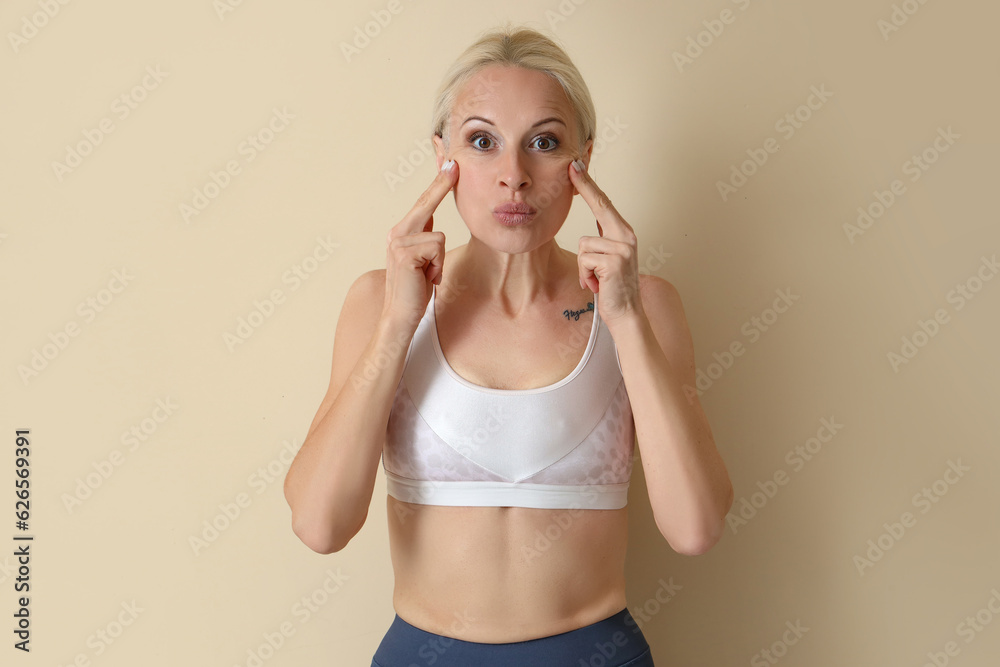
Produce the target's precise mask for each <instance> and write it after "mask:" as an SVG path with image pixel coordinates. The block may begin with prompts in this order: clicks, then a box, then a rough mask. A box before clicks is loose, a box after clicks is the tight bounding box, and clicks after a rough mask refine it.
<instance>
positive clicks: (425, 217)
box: [386, 160, 458, 243]
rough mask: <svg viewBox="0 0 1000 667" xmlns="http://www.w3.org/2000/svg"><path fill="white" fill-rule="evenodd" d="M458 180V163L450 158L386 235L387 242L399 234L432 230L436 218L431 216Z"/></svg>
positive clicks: (390, 241)
mask: <svg viewBox="0 0 1000 667" xmlns="http://www.w3.org/2000/svg"><path fill="white" fill-rule="evenodd" d="M457 182H458V163H457V162H455V161H454V160H448V161H447V162H445V163H444V164H442V165H441V169H440V170H439V171H438V173H437V175H436V176H435V177H434V180H433V181H431V184H430V186H428V188H427V189H426V190H424V191H423V193H421V195H420V197H418V198H417V203H416V204H414V205H413V208H411V209H410V212H409V213H407V214H406V215H405V216H404V217H403V219H402V220H400V221H399V222H398V223H397V224H396V225H395V226H393V228H392V229H390V230H389V235H388V237H386V240H387V242H388V243H392V240H393V239H394V238H396V237H397V236H406V235H407V234H416V233H418V232H429V231H431V229H432V228H433V227H434V218H433V217H431V216H432V214H433V213H434V210H435V209H437V207H438V205H439V204H440V203H441V202H442V201H443V200H444V198H445V196H446V195H447V194H448V191H449V190H451V189H452V188H453V187H454V186H455V183H457Z"/></svg>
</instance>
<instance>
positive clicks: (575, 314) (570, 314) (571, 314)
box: [563, 301, 594, 320]
mask: <svg viewBox="0 0 1000 667" xmlns="http://www.w3.org/2000/svg"><path fill="white" fill-rule="evenodd" d="M593 309H594V302H593V301H591V302H590V303H588V304H587V307H586V308H584V309H583V310H564V311H563V315H565V316H566V319H567V320H570V319H572V320H579V319H580V315H583V314H584V313H586V312H587V311H589V310H593Z"/></svg>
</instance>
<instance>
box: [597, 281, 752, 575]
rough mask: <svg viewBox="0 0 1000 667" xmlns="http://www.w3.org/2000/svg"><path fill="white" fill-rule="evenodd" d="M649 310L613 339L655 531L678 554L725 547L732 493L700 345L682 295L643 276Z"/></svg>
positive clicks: (625, 321)
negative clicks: (704, 385) (701, 383)
mask: <svg viewBox="0 0 1000 667" xmlns="http://www.w3.org/2000/svg"><path fill="white" fill-rule="evenodd" d="M639 281H640V283H639V292H640V294H641V298H642V310H640V311H637V312H634V313H632V314H630V315H628V316H624V317H621V318H618V319H617V320H616V321H615V323H614V325H615V329H614V332H613V336H614V339H615V343H616V345H617V346H618V358H619V362H620V363H621V367H622V375H623V376H624V378H625V388H626V390H627V391H628V397H629V402H630V403H631V405H632V414H633V418H634V420H635V429H636V439H637V441H638V446H639V455H640V458H641V460H642V469H643V472H644V474H645V477H646V487H647V489H648V490H649V501H650V504H651V505H652V508H653V517H654V519H655V520H656V526H657V528H659V530H660V533H662V534H663V537H664V539H666V540H667V542H668V543H669V544H670V546H671V547H672V548H673V549H674V550H675V551H677V552H678V553H682V554H686V555H691V556H693V555H698V554H702V553H705V552H706V551H708V550H709V549H711V548H712V546H713V545H715V543H716V542H718V541H719V538H721V537H722V533H723V530H724V527H725V518H726V513H727V512H729V508H730V507H732V504H733V486H732V483H731V481H730V479H729V474H728V472H727V471H726V466H725V464H724V463H723V461H722V457H721V456H720V455H719V451H718V449H716V446H715V440H714V439H713V437H712V430H711V428H710V427H709V425H708V418H707V417H706V416H705V412H704V411H703V410H702V407H701V403H700V402H699V400H698V394H697V392H696V391H695V389H694V387H695V363H694V361H695V360H694V345H693V343H692V340H691V332H690V330H689V328H688V323H687V319H686V318H685V316H684V307H683V305H682V304H681V298H680V295H679V294H678V292H677V290H676V288H675V287H674V286H673V285H672V284H670V283H669V282H667V281H666V280H664V279H662V278H659V277H657V276H649V275H640V277H639Z"/></svg>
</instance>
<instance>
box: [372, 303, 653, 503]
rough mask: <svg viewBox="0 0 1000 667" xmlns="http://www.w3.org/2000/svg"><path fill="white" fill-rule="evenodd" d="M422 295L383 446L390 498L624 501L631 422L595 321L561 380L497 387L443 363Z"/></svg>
mask: <svg viewBox="0 0 1000 667" xmlns="http://www.w3.org/2000/svg"><path fill="white" fill-rule="evenodd" d="M436 294H437V288H436V286H434V291H433V293H432V294H431V298H430V299H429V301H428V303H427V309H426V310H425V312H424V315H423V317H422V319H421V320H420V323H419V324H418V325H417V329H416V331H415V332H414V335H413V339H412V341H411V342H410V347H409V349H408V350H407V353H406V363H405V366H404V368H403V375H402V377H401V378H400V381H399V385H398V387H397V388H396V396H395V399H394V402H393V406H392V410H391V412H390V414H389V422H388V427H387V432H386V442H385V447H384V448H383V450H382V465H383V468H384V470H385V475H386V486H387V490H388V493H389V495H391V496H392V497H394V498H396V499H398V500H402V501H406V502H410V503H419V504H425V505H462V506H479V507H483V506H491V507H495V506H500V507H536V508H544V509H563V508H570V509H574V508H576V509H620V508H622V507H625V505H626V504H627V503H628V486H629V478H630V477H631V474H632V455H633V451H634V446H635V424H634V422H633V420H632V409H631V405H630V404H629V400H628V393H627V392H626V391H625V380H624V379H623V378H622V374H621V364H620V362H619V360H618V350H617V348H616V346H615V343H614V339H613V338H612V337H611V333H610V331H608V328H607V326H606V325H605V324H604V322H603V321H602V320H601V319H600V316H599V312H598V307H597V295H596V294H595V295H594V321H593V326H592V327H591V332H590V339H589V340H588V342H587V349H586V350H585V351H584V353H583V358H582V359H581V360H580V363H579V364H577V366H576V368H574V369H573V371H572V372H570V374H569V375H568V376H566V377H565V378H563V379H562V380H560V381H558V382H556V383H554V384H551V385H548V386H546V387H538V388H535V389H514V390H505V389H493V388H491V387H483V386H480V385H477V384H473V383H472V382H469V381H468V380H466V379H465V378H463V377H461V376H460V375H458V373H456V372H455V370H454V369H452V368H451V366H450V365H449V364H448V362H447V360H446V359H445V357H444V353H443V352H442V350H441V343H440V341H439V340H438V335H437V321H436V318H435V313H434V301H435V296H436Z"/></svg>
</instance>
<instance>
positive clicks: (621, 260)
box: [568, 161, 645, 328]
mask: <svg viewBox="0 0 1000 667" xmlns="http://www.w3.org/2000/svg"><path fill="white" fill-rule="evenodd" d="M577 164H579V165H580V167H581V168H582V167H583V162H582V161H578V163H577ZM568 169H569V178H570V182H571V183H572V184H573V185H574V187H576V189H577V191H578V192H579V193H580V194H581V195H582V196H583V200H584V201H585V202H587V205H588V206H590V210H591V211H593V212H594V216H595V217H596V218H597V220H596V222H597V233H598V234H599V236H581V237H580V247H579V252H578V253H577V264H578V266H579V271H580V285H581V286H583V285H586V286H587V287H589V288H590V289H591V290H592V291H593V292H594V293H595V298H596V294H597V293H598V292H599V293H600V295H601V296H600V299H601V303H600V312H601V319H602V320H604V322H605V323H606V324H607V325H608V326H609V328H610V327H613V326H614V324H613V323H614V322H615V321H616V320H619V319H620V318H628V317H632V316H636V315H639V316H644V315H645V313H644V311H643V309H642V297H641V295H640V294H639V262H638V257H637V255H638V252H637V249H636V237H635V232H634V231H633V230H632V227H631V226H630V225H629V224H628V223H627V222H625V219H624V218H622V216H621V215H619V213H618V211H617V210H615V207H614V206H613V205H612V204H611V200H610V199H609V198H608V196H607V195H606V194H604V192H603V191H602V190H601V189H600V188H599V187H597V184H596V183H595V182H594V180H593V179H592V178H591V177H590V174H588V173H587V172H586V171H580V172H579V173H578V172H577V171H576V169H575V168H574V167H573V164H572V163H570V165H569V167H568Z"/></svg>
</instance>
